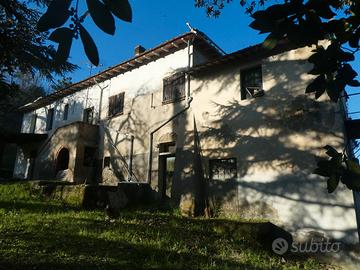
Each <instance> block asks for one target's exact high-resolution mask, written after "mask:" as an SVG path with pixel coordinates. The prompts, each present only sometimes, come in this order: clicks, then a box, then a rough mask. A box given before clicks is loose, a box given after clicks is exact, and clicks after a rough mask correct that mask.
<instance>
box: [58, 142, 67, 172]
mask: <svg viewBox="0 0 360 270" xmlns="http://www.w3.org/2000/svg"><path fill="white" fill-rule="evenodd" d="M69 159H70V153H69V149H67V148H65V147H63V148H61V149H60V151H59V152H58V154H57V157H56V172H58V171H63V170H67V169H68V168H69Z"/></svg>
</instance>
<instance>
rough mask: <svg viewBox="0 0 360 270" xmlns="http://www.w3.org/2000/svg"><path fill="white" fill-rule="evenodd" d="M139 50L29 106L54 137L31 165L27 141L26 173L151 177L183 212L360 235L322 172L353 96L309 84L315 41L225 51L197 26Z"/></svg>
mask: <svg viewBox="0 0 360 270" xmlns="http://www.w3.org/2000/svg"><path fill="white" fill-rule="evenodd" d="M137 53H138V55H136V56H135V57H134V58H132V59H130V60H129V61H127V62H124V63H122V64H120V65H118V66H115V67H113V68H110V69H108V70H106V71H104V72H102V73H100V74H98V75H96V76H93V77H91V78H89V79H87V80H84V81H82V82H80V83H78V84H74V85H72V86H70V87H69V88H67V89H64V90H62V91H60V92H56V93H54V94H52V95H51V96H48V97H46V98H43V99H41V100H37V101H34V102H33V103H31V104H28V105H26V106H24V107H23V108H22V109H23V110H24V111H25V114H24V121H23V127H22V132H24V133H31V132H33V133H46V134H48V139H47V140H46V141H45V142H44V143H43V144H42V145H41V146H40V147H39V148H38V149H37V153H36V158H34V159H33V163H34V164H33V165H31V166H30V165H29V162H30V158H29V153H26V151H25V150H21V149H19V154H18V158H17V166H16V171H15V176H16V177H22V178H27V177H28V178H29V177H30V178H36V179H53V178H62V179H66V180H69V181H74V182H76V183H84V182H87V183H89V182H92V183H102V184H117V182H119V181H139V182H148V183H149V184H151V186H152V188H153V189H154V190H155V191H156V194H157V195H156V197H157V198H158V199H164V198H171V200H172V201H173V202H175V203H176V204H178V205H180V207H181V210H182V212H183V213H184V214H189V215H194V214H202V213H203V212H204V209H212V211H215V212H220V213H222V214H227V215H236V216H242V217H246V218H249V217H250V218H266V219H270V220H272V221H273V222H276V223H278V224H280V225H284V226H286V227H287V228H289V229H291V230H292V231H301V230H304V231H311V230H314V231H323V232H324V233H326V234H328V235H330V236H334V237H338V238H347V240H349V241H351V240H352V239H353V238H352V237H354V235H355V233H356V222H355V212H354V209H353V199H352V194H351V192H350V191H347V190H346V189H345V188H344V189H340V190H339V191H337V192H336V194H330V195H329V194H327V193H326V182H325V181H324V180H323V179H321V178H319V177H317V176H315V175H313V174H312V171H313V169H314V166H315V164H316V162H315V157H316V156H319V155H321V154H322V153H323V150H322V147H323V146H324V145H326V144H331V145H333V146H335V147H338V148H339V149H341V148H343V146H344V142H345V138H344V131H343V115H342V113H343V112H344V110H343V108H342V107H341V106H340V105H334V104H331V103H330V102H329V101H328V100H327V99H326V98H323V99H322V100H320V101H314V99H313V97H310V96H306V95H305V94H304V93H305V88H306V85H307V84H308V83H309V81H310V80H311V79H312V77H311V76H310V75H307V72H308V71H309V70H310V69H311V66H310V65H309V63H308V62H307V61H306V59H307V58H308V56H309V55H310V54H311V48H296V49H295V48H291V47H289V46H288V45H287V44H280V45H279V46H277V47H276V48H275V49H272V50H266V49H264V48H263V47H262V46H261V45H258V46H253V47H250V48H247V49H244V50H241V51H238V52H235V53H233V54H231V55H223V53H222V51H221V50H220V49H219V48H218V47H217V46H216V45H214V44H213V43H212V42H211V41H210V40H209V39H208V38H207V37H206V36H205V35H204V34H202V33H201V32H195V31H194V32H191V33H188V34H185V35H182V36H180V37H177V38H175V39H173V40H170V41H168V42H165V43H163V44H162V45H160V46H158V47H156V48H154V49H151V50H148V51H145V52H142V51H139V49H138V51H137ZM80 122H82V123H80ZM29 167H33V168H34V169H33V172H32V173H31V175H29Z"/></svg>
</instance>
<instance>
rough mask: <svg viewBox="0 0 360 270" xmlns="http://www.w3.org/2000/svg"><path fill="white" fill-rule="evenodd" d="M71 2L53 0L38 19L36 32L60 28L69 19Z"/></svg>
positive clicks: (69, 0) (67, 0)
mask: <svg viewBox="0 0 360 270" xmlns="http://www.w3.org/2000/svg"><path fill="white" fill-rule="evenodd" d="M71 2H72V0H53V1H52V2H51V3H50V5H49V7H48V9H47V11H46V12H45V13H44V14H43V15H42V16H41V18H40V19H39V21H38V23H37V28H38V30H39V31H40V32H44V31H48V30H50V29H52V28H56V27H60V26H62V25H63V24H64V23H65V22H66V21H67V20H68V19H69V16H70V12H69V7H70V5H71Z"/></svg>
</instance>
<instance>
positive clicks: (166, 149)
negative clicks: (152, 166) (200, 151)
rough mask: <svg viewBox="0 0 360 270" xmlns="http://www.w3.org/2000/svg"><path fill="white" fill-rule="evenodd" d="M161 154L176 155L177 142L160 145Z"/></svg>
mask: <svg viewBox="0 0 360 270" xmlns="http://www.w3.org/2000/svg"><path fill="white" fill-rule="evenodd" d="M159 152H160V153H166V154H169V153H172V154H175V152H176V144H175V142H169V143H162V144H160V146H159Z"/></svg>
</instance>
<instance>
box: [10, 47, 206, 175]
mask: <svg viewBox="0 0 360 270" xmlns="http://www.w3.org/2000/svg"><path fill="white" fill-rule="evenodd" d="M188 51H189V50H188V48H187V47H186V48H184V49H181V50H178V51H176V52H174V53H172V54H170V55H167V56H165V57H162V58H160V59H158V60H156V61H153V62H150V63H148V64H146V65H143V66H141V67H139V68H136V69H134V70H132V71H130V72H126V73H124V74H121V75H118V76H116V77H114V78H111V79H109V80H106V81H104V82H102V83H99V84H98V85H94V86H92V87H90V88H87V89H84V90H81V91H79V92H76V93H74V94H72V95H69V96H67V97H64V98H61V99H59V100H57V101H56V102H53V103H52V104H50V105H47V106H45V107H42V108H39V109H37V110H35V111H32V112H28V113H25V114H24V117H23V123H22V132H23V133H30V132H31V119H32V116H33V114H37V121H36V128H35V133H48V134H49V136H51V134H52V133H53V132H54V131H55V130H56V129H57V128H58V127H61V126H64V125H67V124H70V123H72V122H76V121H82V120H83V110H84V109H85V108H89V107H94V112H95V114H94V117H95V118H96V119H99V110H101V112H100V113H101V119H102V120H104V121H105V122H104V124H105V125H106V126H108V125H109V126H111V127H117V129H118V127H119V125H120V123H121V122H122V121H123V119H121V118H123V117H124V116H125V115H127V114H128V113H129V112H130V111H131V110H132V107H131V104H132V103H133V100H134V99H135V98H139V97H142V96H144V97H146V98H145V100H146V101H145V102H144V99H142V104H141V106H140V107H141V108H140V109H141V110H142V111H144V110H145V115H146V114H148V113H149V112H148V111H147V109H149V110H150V113H151V105H152V106H153V107H152V108H155V107H159V108H162V110H161V112H160V115H158V118H159V119H158V120H159V121H161V119H162V118H163V117H168V116H166V115H171V114H172V113H173V112H172V110H168V109H169V108H170V107H172V106H171V105H167V106H162V87H163V79H164V78H165V77H167V76H170V75H172V74H174V73H176V72H178V71H180V70H185V69H186V68H187V67H188V65H189V58H188ZM195 54H200V52H199V51H197V52H196V53H195ZM190 55H191V58H190V65H192V62H193V58H194V56H193V48H192V47H190ZM197 59H199V60H197V63H200V62H202V61H205V60H206V57H205V56H199V57H197ZM101 89H103V91H101ZM101 92H102V107H101V108H99V104H100V103H101V102H100V99H101V97H100V95H101ZM121 92H125V106H124V114H123V116H120V117H115V118H113V119H111V121H110V122H111V123H108V120H109V119H108V100H109V97H110V96H112V95H116V94H118V93H121ZM155 92H156V93H157V94H154V97H153V98H151V95H152V93H155ZM151 100H153V102H151ZM65 104H69V113H68V119H67V120H63V117H64V115H63V114H64V106H65ZM51 108H54V122H53V128H52V129H51V130H50V131H46V119H47V114H48V110H49V109H51ZM152 113H154V112H152ZM156 113H159V111H157V112H156ZM156 113H155V114H153V115H150V116H152V118H154V117H155V118H156ZM148 116H149V115H146V117H148ZM154 122H155V123H156V121H154ZM102 130H103V129H102ZM103 131H104V130H103ZM120 132H121V131H120ZM116 136H118V133H116V132H112V137H116ZM124 155H126V153H125V154H124ZM26 166H28V164H27V161H26V160H24V159H23V158H22V157H21V156H19V157H18V158H17V162H16V165H15V167H16V168H17V170H18V171H24V170H25V167H26Z"/></svg>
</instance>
